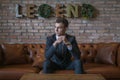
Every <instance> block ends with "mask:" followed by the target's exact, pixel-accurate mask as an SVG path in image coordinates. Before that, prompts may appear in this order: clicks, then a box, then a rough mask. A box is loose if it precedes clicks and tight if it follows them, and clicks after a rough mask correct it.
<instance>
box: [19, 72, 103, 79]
mask: <svg viewBox="0 0 120 80" xmlns="http://www.w3.org/2000/svg"><path fill="white" fill-rule="evenodd" d="M20 80H105V78H104V77H103V76H101V75H100V74H35V73H30V74H25V75H23V76H22V78H21V79H20Z"/></svg>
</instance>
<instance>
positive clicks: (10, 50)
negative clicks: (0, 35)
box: [2, 44, 27, 64]
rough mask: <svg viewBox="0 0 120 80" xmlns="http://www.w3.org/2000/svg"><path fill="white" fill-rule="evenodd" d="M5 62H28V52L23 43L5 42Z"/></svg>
mask: <svg viewBox="0 0 120 80" xmlns="http://www.w3.org/2000/svg"><path fill="white" fill-rule="evenodd" d="M2 46H3V53H4V58H5V60H4V64H24V63H27V59H26V52H25V51H24V49H23V45H22V44H3V45H2Z"/></svg>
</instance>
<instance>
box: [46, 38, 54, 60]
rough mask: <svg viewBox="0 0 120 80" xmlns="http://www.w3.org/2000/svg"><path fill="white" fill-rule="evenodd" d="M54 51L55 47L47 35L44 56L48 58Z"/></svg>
mask: <svg viewBox="0 0 120 80" xmlns="http://www.w3.org/2000/svg"><path fill="white" fill-rule="evenodd" d="M55 52H56V48H55V47H54V46H53V42H52V40H51V39H50V38H49V37H47V40H46V49H45V58H46V59H50V58H51V57H52V56H53V54H54V53H55Z"/></svg>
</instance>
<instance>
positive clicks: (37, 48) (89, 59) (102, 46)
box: [0, 43, 120, 66]
mask: <svg viewBox="0 0 120 80" xmlns="http://www.w3.org/2000/svg"><path fill="white" fill-rule="evenodd" d="M0 46H1V47H2V48H1V47H0V62H2V61H1V60H2V58H3V52H4V53H5V52H6V51H5V50H10V54H12V55H11V56H15V54H17V53H19V55H21V54H20V52H21V53H24V54H25V55H27V58H26V57H24V56H22V57H23V58H25V60H27V63H31V62H33V63H34V65H35V66H36V64H37V65H38V64H41V63H43V61H44V60H45V58H44V53H45V51H44V50H45V46H46V45H45V44H1V45H0ZM78 47H79V49H80V51H81V56H80V57H81V59H82V61H83V63H95V62H97V63H105V64H112V65H118V66H120V46H119V43H81V44H78ZM4 48H5V49H4ZM20 50H22V51H20ZM17 51H19V52H17ZM23 51H24V52H23ZM8 52H9V51H7V53H8ZM1 53H2V54H1ZM7 55H8V54H7ZM1 56H2V57H1ZM4 56H5V54H4ZM8 56H9V55H8ZM17 56H18V55H17ZM15 59H16V58H15ZM25 63H26V62H25ZM0 64H1V63H0ZM34 65H33V66H34ZM41 65H42V64H41Z"/></svg>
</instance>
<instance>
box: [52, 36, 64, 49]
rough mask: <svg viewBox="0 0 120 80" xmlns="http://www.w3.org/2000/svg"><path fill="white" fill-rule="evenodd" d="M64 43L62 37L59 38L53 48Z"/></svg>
mask: <svg viewBox="0 0 120 80" xmlns="http://www.w3.org/2000/svg"><path fill="white" fill-rule="evenodd" d="M62 41H63V39H62V37H58V39H57V40H56V41H55V42H54V43H53V46H55V47H56V45H57V44H59V43H61V42H62Z"/></svg>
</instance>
